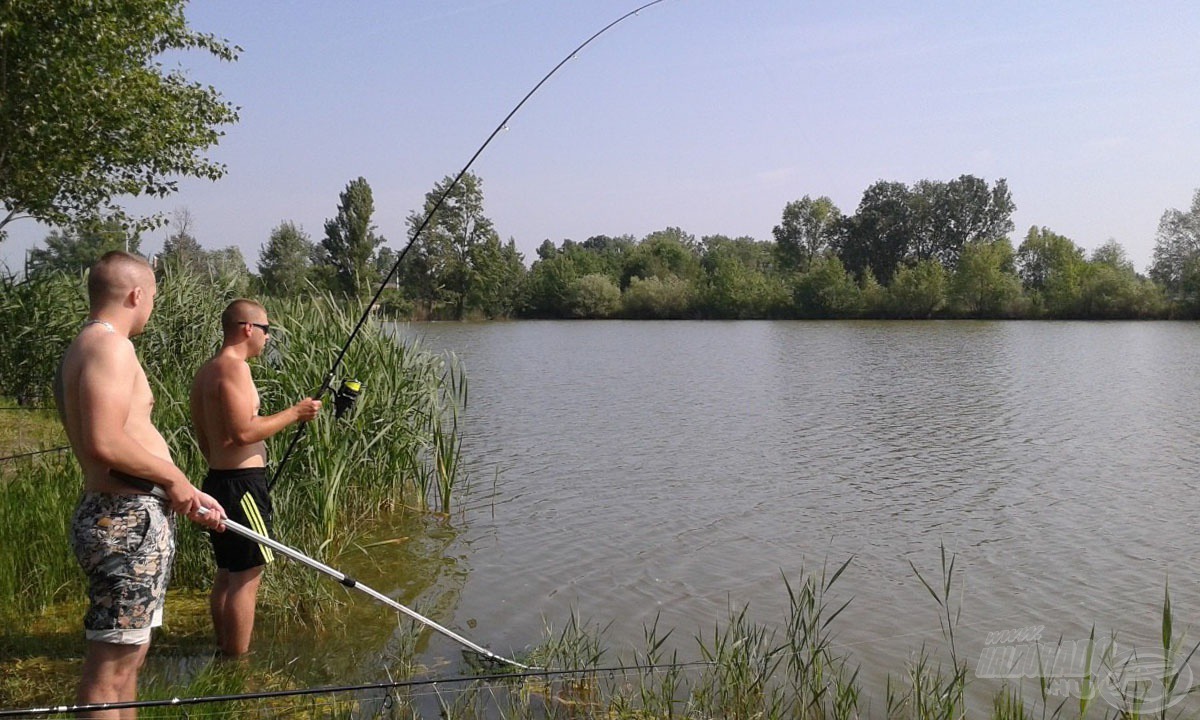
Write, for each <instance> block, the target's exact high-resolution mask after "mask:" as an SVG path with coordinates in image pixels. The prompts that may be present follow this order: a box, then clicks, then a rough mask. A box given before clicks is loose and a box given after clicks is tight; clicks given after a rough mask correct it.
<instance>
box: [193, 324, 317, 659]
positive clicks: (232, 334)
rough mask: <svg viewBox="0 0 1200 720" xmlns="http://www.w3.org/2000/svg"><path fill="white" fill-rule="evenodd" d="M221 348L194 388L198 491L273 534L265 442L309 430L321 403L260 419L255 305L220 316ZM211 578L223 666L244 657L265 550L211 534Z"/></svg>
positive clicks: (265, 327) (262, 341) (262, 329)
mask: <svg viewBox="0 0 1200 720" xmlns="http://www.w3.org/2000/svg"><path fill="white" fill-rule="evenodd" d="M221 328H222V330H223V331H224V334H225V335H224V341H223V342H222V343H221V349H220V350H218V351H217V354H216V355H215V356H213V358H212V359H211V360H209V361H208V362H206V363H205V364H204V365H203V366H202V367H201V368H200V371H199V372H198V373H197V374H196V380H195V382H193V383H192V397H191V409H192V425H193V426H194V427H195V429H196V438H197V440H198V441H199V443H200V450H201V452H203V453H204V458H205V460H207V461H208V467H209V471H208V477H206V478H205V479H204V491H205V492H208V493H212V495H213V496H214V497H216V498H217V499H218V500H220V501H221V502H222V503H223V504H224V505H225V506H226V508H227V509H228V512H229V517H230V519H232V520H235V521H237V522H240V523H242V524H244V525H247V526H249V527H250V528H251V529H253V530H254V531H256V532H258V533H260V534H262V535H268V536H269V535H270V534H271V513H272V510H271V498H270V497H269V496H268V495H267V471H266V457H267V453H266V448H265V447H264V445H263V441H264V440H266V439H267V438H269V437H271V436H272V435H274V434H275V433H277V432H279V431H280V430H283V429H284V428H286V427H288V426H289V425H292V424H293V423H297V422H308V421H310V420H312V419H313V418H315V417H316V416H317V411H318V410H320V409H321V401H320V400H312V399H305V400H301V401H300V402H298V403H296V404H295V405H293V406H292V407H290V408H288V409H286V410H284V411H282V412H278V413H275V414H274V415H268V416H265V417H263V416H260V415H259V414H258V389H257V388H256V387H255V386H254V379H253V378H252V377H251V375H250V365H249V364H247V362H246V361H247V360H249V359H250V358H253V357H258V356H259V355H261V354H262V352H263V348H265V347H266V345H267V339H268V338H269V337H270V334H271V326H270V324H269V323H268V321H267V311H266V309H264V308H263V306H262V305H260V304H258V303H256V302H254V301H253V300H234V301H233V302H232V303H230V304H229V307H227V308H225V312H223V313H221ZM211 537H212V545H213V555H214V556H215V557H216V561H217V577H216V580H215V581H214V582H213V589H212V594H211V595H210V597H209V607H210V610H211V611H212V619H213V628H214V629H215V630H216V634H217V644H218V645H219V646H220V648H221V653H222V654H223V655H224V656H225V657H227V658H236V657H238V656H241V655H245V654H246V653H247V652H249V650H250V635H251V633H252V632H253V630H254V605H255V601H256V598H257V596H258V586H259V583H260V581H261V580H262V571H263V566H264V565H266V564H267V563H269V562H271V560H272V557H271V550H270V549H269V548H265V547H262V546H260V545H258V544H257V543H255V542H253V541H251V540H246V539H244V538H242V537H240V536H236V535H233V534H232V533H222V534H217V533H211Z"/></svg>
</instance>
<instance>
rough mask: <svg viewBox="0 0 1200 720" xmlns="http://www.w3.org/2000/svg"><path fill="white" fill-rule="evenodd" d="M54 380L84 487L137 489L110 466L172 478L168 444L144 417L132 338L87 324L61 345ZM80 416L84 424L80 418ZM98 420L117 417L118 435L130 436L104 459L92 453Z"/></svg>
mask: <svg viewBox="0 0 1200 720" xmlns="http://www.w3.org/2000/svg"><path fill="white" fill-rule="evenodd" d="M56 384H57V387H56V388H55V390H56V393H55V394H56V396H57V397H56V399H57V401H58V409H59V415H60V417H61V418H62V422H63V427H64V428H65V429H66V431H67V438H68V439H69V441H70V443H71V447H72V449H73V450H74V451H75V456H76V458H78V460H79V464H80V466H81V467H82V468H83V474H84V489H85V490H87V491H91V492H102V493H113V494H129V493H135V492H141V490H139V489H137V488H134V487H132V486H130V485H129V484H127V483H125V482H122V481H119V480H116V479H114V478H113V477H112V476H111V475H110V474H109V471H110V469H116V470H118V471H120V472H124V473H127V474H129V475H134V476H136V477H141V478H146V479H148V480H152V481H153V480H154V479H164V480H165V479H168V478H169V479H171V480H175V479H177V477H176V474H177V473H178V470H176V469H175V468H174V466H173V465H171V452H170V449H169V448H168V447H167V443H166V441H165V440H163V437H162V435H161V434H160V433H159V432H158V429H157V428H155V427H154V425H153V424H151V422H150V412H151V410H153V408H154V396H153V395H152V394H151V392H150V383H149V382H148V381H147V380H146V373H145V372H144V371H143V370H142V366H141V364H140V363H139V362H138V359H137V355H136V353H135V352H134V349H133V343H131V342H130V341H129V340H128V339H127V338H124V337H121V336H120V335H118V334H116V333H115V332H112V331H110V330H109V329H108V328H106V327H105V326H104V325H103V324H101V323H93V324H90V325H88V326H87V327H85V328H84V329H83V330H82V331H81V332H80V333H79V336H78V337H76V338H75V340H74V342H72V343H71V345H70V347H68V348H67V352H66V354H65V355H64V356H63V360H62V365H61V367H60V369H59V377H58V378H57V383H56ZM111 396H122V397H124V398H126V402H125V403H114V402H111V401H110V400H111ZM122 405H124V408H122V407H121V406H122ZM121 409H125V410H126V412H125V414H124V418H121V417H114V415H117V414H119V411H120V410H121ZM106 410H109V411H117V412H115V413H114V412H106ZM85 417H86V418H88V423H87V427H85V425H84V422H83V419H84V418H85ZM104 423H119V425H120V427H122V428H123V429H124V435H125V436H126V437H127V438H128V439H129V440H130V441H132V444H131V445H130V446H129V449H130V450H132V452H121V449H120V448H111V449H110V450H109V452H110V453H111V454H112V455H113V456H114V457H113V458H110V459H109V461H108V462H104V461H102V460H100V459H98V457H97V455H96V454H95V450H96V449H97V448H95V445H96V443H97V442H98V441H99V440H100V438H98V437H96V433H95V432H93V431H94V430H95V429H96V426H98V425H101V424H104ZM89 450H91V451H90V452H89ZM117 455H119V456H120V457H119V458H118V457H116V456H117ZM166 466H170V467H166ZM172 470H174V472H172Z"/></svg>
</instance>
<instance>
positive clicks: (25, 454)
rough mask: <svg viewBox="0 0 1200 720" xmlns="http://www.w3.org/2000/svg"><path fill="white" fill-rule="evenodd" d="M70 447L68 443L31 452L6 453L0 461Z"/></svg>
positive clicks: (59, 450)
mask: <svg viewBox="0 0 1200 720" xmlns="http://www.w3.org/2000/svg"><path fill="white" fill-rule="evenodd" d="M70 449H71V446H70V445H62V446H60V447H55V448H46V449H45V450H34V451H33V452H23V453H18V454H16V455H8V456H6V457H0V462H5V461H7V460H16V459H17V458H23V457H31V456H33V455H42V454H44V453H52V452H62V451H63V450H70Z"/></svg>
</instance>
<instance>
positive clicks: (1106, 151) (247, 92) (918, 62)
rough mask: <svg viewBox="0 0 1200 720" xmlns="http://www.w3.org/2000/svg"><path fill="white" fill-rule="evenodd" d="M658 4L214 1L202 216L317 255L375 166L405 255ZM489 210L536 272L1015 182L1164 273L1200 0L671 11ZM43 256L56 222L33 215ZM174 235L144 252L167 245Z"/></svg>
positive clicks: (182, 202) (235, 232)
mask: <svg viewBox="0 0 1200 720" xmlns="http://www.w3.org/2000/svg"><path fill="white" fill-rule="evenodd" d="M638 4H640V3H639V2H637V0H631V1H627V0H587V1H583V0H573V1H567V0H507V1H505V0H492V1H485V0H406V1H405V2H355V3H337V2H333V3H331V2H327V1H321V2H315V1H314V2H270V3H268V2H253V3H247V2H244V0H209V1H204V2H195V3H193V4H192V5H191V6H189V10H188V14H189V17H190V19H191V21H192V24H193V26H194V27H195V28H196V29H198V30H201V31H204V32H211V33H214V34H216V35H219V36H222V37H225V38H228V39H229V40H231V41H232V42H234V43H236V44H238V45H240V46H241V47H242V48H243V49H244V52H243V53H242V55H241V59H240V60H239V61H238V62H236V63H233V64H225V65H222V64H218V63H214V62H211V61H208V60H206V59H203V58H202V57H201V56H199V55H185V56H183V57H182V59H181V62H182V63H183V65H184V66H185V67H188V68H190V69H191V72H192V75H193V76H194V77H195V78H197V79H199V80H201V81H203V82H205V83H211V84H213V85H215V86H216V87H218V88H219V89H221V90H222V91H223V92H224V93H225V95H226V96H227V97H228V98H229V99H230V100H232V101H233V102H234V103H236V104H237V105H239V106H240V107H241V115H242V120H241V122H240V123H239V124H238V125H236V126H234V127H232V128H231V129H230V130H229V133H228V136H227V137H226V138H225V139H224V141H223V142H222V143H221V145H220V146H219V147H218V148H217V149H216V150H215V153H214V155H215V157H217V158H219V159H220V160H221V161H223V162H225V163H227V164H228V166H229V174H228V175H227V176H226V177H225V178H224V179H222V180H220V181H218V182H216V183H210V182H199V181H197V182H187V183H184V184H183V186H182V190H181V192H180V193H178V194H177V195H174V196H172V197H170V198H168V199H166V200H165V201H159V202H158V203H156V204H153V205H150V204H147V203H142V204H139V205H135V207H141V208H148V207H152V208H156V209H162V210H166V211H168V212H170V211H171V210H173V209H175V208H179V207H186V208H187V209H189V210H190V211H191V213H192V215H193V217H194V220H195V234H196V236H197V237H198V238H199V240H200V242H201V244H203V245H204V246H206V247H208V248H218V247H224V246H227V245H236V246H238V247H240V248H241V250H242V252H243V253H244V254H245V256H246V260H247V263H248V264H249V265H250V266H251V269H253V268H254V266H255V263H256V261H257V258H258V252H259V248H260V246H261V245H262V244H263V243H264V242H265V241H266V239H267V237H268V235H269V234H270V231H271V229H272V228H274V227H275V226H276V225H278V224H279V223H280V222H281V221H283V220H293V221H295V222H297V223H298V224H300V225H301V226H302V227H303V228H304V229H305V230H306V231H307V232H308V233H309V234H310V235H311V236H312V237H313V239H314V240H315V239H318V238H319V237H320V236H321V235H322V234H323V232H324V221H325V219H326V218H330V217H332V216H333V215H334V213H335V212H336V206H337V201H338V193H339V192H341V191H342V190H343V189H344V187H345V186H346V183H347V182H349V181H350V180H351V179H353V178H356V177H358V176H360V175H361V176H363V177H365V178H366V179H367V180H368V182H369V183H370V184H371V187H372V189H373V190H374V194H375V205H376V215H375V220H376V224H377V226H378V228H379V230H380V232H381V233H382V234H383V235H384V236H385V237H386V238H387V239H388V243H387V244H388V245H390V246H392V247H394V248H396V249H399V248H400V247H401V246H403V244H404V243H405V242H406V240H407V237H406V225H405V218H406V217H407V215H408V214H409V213H410V212H412V211H413V210H414V209H416V208H417V207H419V206H420V205H421V203H422V202H423V198H424V194H425V193H426V192H427V191H428V190H429V189H430V188H431V187H432V185H433V183H434V182H436V181H438V180H440V179H441V178H443V177H444V176H446V175H450V174H453V173H455V172H457V171H458V170H459V168H461V167H462V165H463V164H464V163H466V161H467V160H468V159H469V158H470V156H471V154H472V153H473V152H474V151H475V149H476V148H477V147H478V146H479V145H480V143H482V142H483V140H484V139H485V138H486V137H487V134H488V133H489V132H490V131H491V130H492V129H493V128H494V127H495V126H496V124H497V123H499V121H500V119H501V118H503V117H504V115H505V114H506V113H507V112H508V111H509V110H510V109H511V108H512V106H513V105H515V104H516V102H517V101H518V100H519V99H520V98H521V97H522V96H523V95H524V94H525V93H526V92H527V91H528V90H529V89H530V88H531V87H532V86H533V84H534V83H535V82H537V80H538V79H539V78H541V76H542V75H544V74H545V73H546V72H547V71H548V70H549V69H550V68H551V67H553V65H554V64H555V63H556V62H557V61H558V60H559V59H560V58H561V57H562V56H563V55H564V54H566V53H567V52H568V51H569V50H570V49H571V48H573V47H575V45H577V44H578V43H579V42H581V41H582V40H584V39H585V38H587V37H588V36H589V35H591V34H592V33H594V32H596V31H597V30H599V29H600V28H601V27H603V26H604V25H605V24H607V23H608V22H609V21H611V20H613V19H615V18H617V17H619V16H620V15H621V14H623V13H625V12H627V11H629V10H631V9H633V8H634V7H636V6H637V5H638ZM473 169H474V171H475V172H476V173H477V174H478V175H479V176H480V177H482V178H483V181H484V185H483V187H484V194H485V199H486V206H485V208H486V212H487V214H488V216H489V217H491V218H492V220H493V221H494V222H495V226H496V229H497V231H498V232H499V233H500V235H501V237H502V238H504V239H507V238H509V237H512V238H514V239H515V240H516V242H517V246H518V248H519V249H520V250H521V251H522V252H523V253H524V254H525V256H526V261H527V262H531V261H532V260H533V259H534V249H535V248H536V247H537V246H538V245H539V244H540V243H541V242H542V241H543V240H545V239H546V238H549V239H551V240H553V241H554V242H555V243H556V244H557V243H560V242H561V241H562V240H563V239H564V238H571V239H574V240H584V239H586V238H587V237H589V236H591V235H596V234H608V235H618V234H624V233H630V234H633V235H635V236H637V237H638V238H641V237H642V236H644V235H645V234H646V233H648V232H651V231H653V230H657V229H661V228H664V227H667V226H679V227H682V228H683V229H684V230H686V231H687V232H690V233H693V234H695V235H696V236H697V237H700V236H703V235H710V234H718V233H720V234H725V235H730V236H739V235H750V236H753V237H755V238H757V239H759V240H768V239H770V238H771V228H772V227H773V226H774V225H775V224H776V223H777V222H778V221H779V218H780V214H781V212H782V210H783V206H784V205H785V204H786V203H787V202H788V201H790V200H794V199H797V198H800V197H802V196H804V195H813V196H819V195H828V196H830V197H831V198H833V200H834V202H835V203H836V204H837V205H838V206H839V207H840V208H841V209H842V210H843V211H844V212H846V213H847V214H850V213H853V212H854V210H855V208H856V207H857V206H858V202H859V200H860V198H861V196H862V192H863V190H865V189H866V188H867V186H868V185H870V184H871V183H873V182H875V181H877V180H895V181H901V182H905V183H910V184H911V183H913V182H915V181H917V180H921V179H926V178H927V179H934V180H950V179H952V178H955V177H957V176H959V175H961V174H974V175H977V176H980V177H982V178H984V179H986V180H988V181H989V182H993V181H995V180H997V179H998V178H1007V180H1008V184H1009V188H1010V189H1011V191H1012V196H1013V199H1014V201H1015V202H1016V205H1017V212H1016V214H1015V217H1014V220H1015V223H1016V226H1017V230H1016V232H1015V233H1014V237H1013V240H1014V244H1019V243H1020V240H1021V238H1022V237H1023V236H1024V234H1025V232H1026V231H1027V230H1028V228H1029V227H1030V226H1032V225H1039V226H1047V227H1049V228H1050V229H1052V230H1054V231H1056V232H1059V233H1061V234H1064V235H1066V236H1068V237H1070V238H1071V239H1073V240H1074V241H1075V242H1076V243H1078V244H1079V245H1081V246H1083V247H1084V248H1087V249H1088V250H1091V249H1093V248H1095V247H1097V246H1098V245H1100V244H1101V243H1103V242H1104V241H1105V240H1108V239H1109V238H1113V239H1116V240H1117V241H1118V242H1120V243H1121V244H1122V245H1123V246H1124V247H1125V248H1126V250H1127V251H1128V252H1129V255H1130V258H1131V259H1132V260H1133V261H1134V262H1135V264H1136V265H1137V267H1138V269H1139V270H1144V269H1145V267H1146V266H1147V264H1148V263H1149V262H1150V259H1151V255H1152V252H1153V247H1154V234H1155V230H1156V228H1157V225H1158V220H1159V218H1160V217H1161V215H1162V213H1163V211H1164V210H1166V209H1168V208H1180V209H1185V208H1187V207H1189V205H1190V202H1191V197H1192V194H1193V192H1194V191H1195V190H1196V189H1197V188H1200V3H1198V2H1196V0H1180V1H1178V2H1149V3H1131V2H1126V1H1124V0H1122V1H1121V2H1106V1H1103V0H1070V1H1064V2H1022V3H1015V2H988V3H983V2H927V1H923V2H915V1H913V2H902V1H897V2H854V3H843V2H829V1H827V0H819V1H814V2H801V1H798V0H738V1H734V0H667V1H666V2H664V3H661V4H659V5H657V6H655V7H653V8H650V9H648V10H646V11H644V12H642V13H641V14H640V15H639V16H638V17H635V18H631V19H630V20H627V21H626V22H625V23H623V24H621V25H619V26H618V27H616V28H614V29H613V30H611V31H610V32H608V33H607V34H606V35H604V36H603V37H602V38H600V39H599V40H598V41H597V42H595V43H593V44H592V45H591V46H589V48H588V49H587V50H585V51H584V52H583V53H582V54H580V56H579V57H578V58H577V59H576V60H574V61H572V62H571V63H568V65H567V66H566V67H564V68H563V69H562V70H560V71H559V73H558V74H557V75H556V76H555V77H554V78H553V79H552V80H551V81H550V82H549V83H548V84H547V85H545V86H544V87H543V88H542V89H541V90H540V91H539V93H538V94H537V95H535V96H534V98H533V99H532V100H531V101H530V102H529V103H528V104H527V105H526V106H525V107H524V108H523V109H522V110H521V112H520V113H519V114H518V115H517V116H516V118H515V119H514V121H513V122H512V123H510V128H509V130H507V131H506V132H504V133H502V134H501V135H500V136H499V137H497V139H496V140H495V141H494V142H493V143H492V145H491V146H490V147H489V148H488V149H487V151H486V152H485V153H484V154H483V156H481V157H480V159H479V160H478V161H477V162H476V164H475V166H474V168H473ZM10 229H11V233H10V235H11V237H10V240H8V241H7V242H5V243H4V244H3V245H0V261H6V262H8V263H9V264H10V265H11V266H16V267H19V265H20V258H22V257H23V255H24V252H25V250H26V248H28V247H30V245H31V244H32V243H34V242H37V241H40V240H41V239H42V238H43V237H44V236H45V234H46V232H47V228H44V227H41V226H37V225H35V224H33V223H31V222H30V221H23V222H19V223H16V224H15V225H10ZM164 237H165V231H158V232H156V233H153V234H152V235H150V236H149V237H148V238H147V240H146V241H145V242H144V244H143V250H145V251H150V252H153V251H156V250H158V249H159V248H161V245H162V240H163V238H164Z"/></svg>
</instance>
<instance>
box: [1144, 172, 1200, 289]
mask: <svg viewBox="0 0 1200 720" xmlns="http://www.w3.org/2000/svg"><path fill="white" fill-rule="evenodd" d="M1198 264H1200V190H1197V191H1196V193H1195V195H1193V196H1192V207H1191V208H1190V209H1188V210H1186V211H1184V210H1167V211H1166V212H1164V213H1163V216H1162V218H1160V219H1159V221H1158V233H1157V235H1156V238H1155V243H1154V262H1153V263H1152V264H1151V266H1150V277H1152V278H1154V280H1156V281H1158V282H1159V283H1161V284H1162V285H1163V287H1165V288H1166V291H1167V295H1168V297H1170V298H1171V299H1172V300H1174V301H1175V302H1176V303H1179V304H1181V305H1183V306H1185V307H1190V308H1196V309H1200V294H1197V292H1196V290H1197V287H1196V286H1197V284H1200V280H1198V279H1197V277H1196V272H1197V271H1196V268H1197V266H1198Z"/></svg>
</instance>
